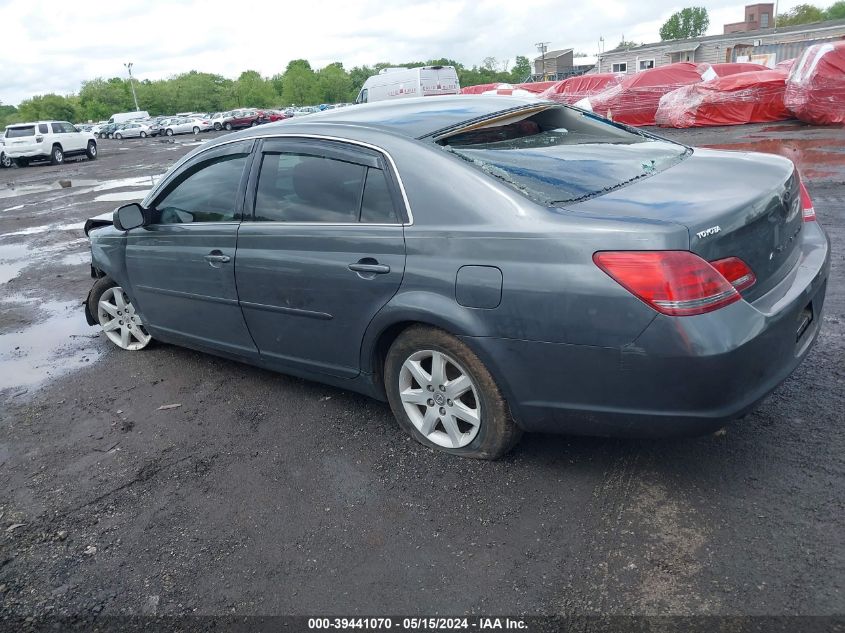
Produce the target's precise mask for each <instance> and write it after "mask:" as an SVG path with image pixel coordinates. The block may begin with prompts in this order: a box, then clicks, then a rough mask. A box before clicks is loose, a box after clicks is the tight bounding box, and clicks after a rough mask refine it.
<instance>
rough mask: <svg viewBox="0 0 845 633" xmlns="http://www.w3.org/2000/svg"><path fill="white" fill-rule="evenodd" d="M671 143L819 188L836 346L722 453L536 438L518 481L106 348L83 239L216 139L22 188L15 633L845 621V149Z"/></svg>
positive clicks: (349, 403) (74, 167)
mask: <svg viewBox="0 0 845 633" xmlns="http://www.w3.org/2000/svg"><path fill="white" fill-rule="evenodd" d="M664 133H665V134H666V135H668V136H671V137H674V138H678V139H680V140H683V141H684V142H688V143H690V144H695V145H705V144H706V145H736V146H738V147H740V148H742V149H752V148H759V149H762V150H765V151H779V152H781V153H785V154H786V155H789V156H790V157H792V158H793V159H795V160H796V161H797V162H798V163H799V165H800V166H801V168H802V170H803V171H804V173H805V176H806V177H807V179H808V180H809V183H808V184H809V188H810V191H811V193H812V194H813V196H814V199H815V204H816V210H817V213H818V216H819V220H820V221H821V222H822V223H823V225H824V226H825V228H826V229H827V230H828V232H829V234H830V236H831V239H832V242H833V270H832V276H831V280H830V284H829V287H828V297H827V304H826V313H825V315H824V327H823V329H822V333H821V336H820V339H819V341H818V344H817V346H816V347H815V349H814V350H813V351H812V353H811V354H810V355H809V357H808V359H807V360H806V362H805V363H804V364H803V365H802V366H801V367H800V368H799V369H798V370H797V371H796V372H795V374H794V375H793V376H792V377H791V378H789V379H788V380H787V381H786V382H785V383H784V384H783V385H782V386H781V387H780V388H779V389H778V390H777V391H776V392H775V393H773V394H772V395H771V396H770V397H769V398H768V399H767V400H766V401H765V402H764V403H763V404H762V406H761V407H760V408H759V410H757V411H756V412H755V413H753V414H751V415H750V416H749V417H748V418H746V419H745V420H743V421H741V422H738V423H736V424H733V425H731V426H730V427H728V429H727V431H726V433H723V434H720V435H718V436H708V437H702V438H696V439H685V440H671V441H621V440H606V439H589V438H573V437H557V436H540V435H533V436H526V437H525V438H524V439H523V441H522V442H521V444H520V445H519V446H518V447H517V448H516V450H514V451H513V452H512V453H511V454H510V455H508V456H507V457H506V458H505V459H502V460H501V461H498V462H495V463H487V462H476V461H470V460H461V459H455V458H450V457H446V456H443V455H440V454H437V453H434V452H432V451H430V450H427V449H425V448H423V447H421V446H419V445H418V444H416V443H414V442H412V441H410V440H409V438H408V437H407V436H406V435H405V434H404V433H403V432H402V431H401V430H400V429H399V428H398V427H397V425H396V423H395V422H394V420H393V418H392V416H391V414H390V411H389V409H388V407H387V405H385V404H382V403H379V402H375V401H372V400H369V399H367V398H364V397H362V396H358V395H355V394H352V393H347V392H343V391H340V390H337V389H333V388H330V387H325V386H322V385H319V384H316V383H311V382H306V381H303V380H298V379H293V378H289V377H285V376H281V375H276V374H272V373H269V372H267V371H262V370H260V369H255V368H252V367H248V366H245V365H240V364H237V363H234V362H229V361H226V360H221V359H219V358H215V357H212V356H207V355H203V354H199V353H195V352H192V351H188V350H185V349H180V348H176V347H171V346H167V345H156V346H154V347H152V348H150V349H148V350H146V351H144V352H141V353H127V352H122V351H120V350H118V349H115V348H112V347H111V346H110V345H109V344H108V343H107V341H106V340H105V339H104V338H103V337H101V336H98V335H97V333H96V331H95V330H94V329H92V328H89V327H88V326H87V325H86V323H85V320H84V317H83V314H82V310H81V307H80V303H81V301H82V299H83V298H84V297H85V295H86V293H87V291H88V289H89V287H90V285H91V283H92V282H91V279H90V278H89V270H88V256H87V249H86V241H85V239H84V237H83V235H82V232H81V223H82V222H83V220H85V218H87V217H89V216H92V215H95V214H99V213H103V212H105V211H108V210H111V209H112V208H114V207H115V206H116V205H117V204H119V203H120V202H119V201H122V200H130V199H139V198H141V197H142V195H143V192H144V190H145V189H147V188H149V186H150V183H151V182H152V180H151V179H154V178H155V177H157V176H158V175H160V174H162V173H163V172H164V171H165V169H166V168H167V166H168V165H169V164H170V163H172V162H173V161H174V160H175V159H177V158H178V157H179V156H181V155H182V154H184V153H185V152H187V151H189V150H190V149H192V147H193V146H194V144H195V143H196V142H198V141H197V140H196V139H194V138H193V137H179V138H177V139H176V141H175V143H163V142H159V141H157V140H151V139H147V140H131V141H130V140H126V141H101V153H100V159H99V160H97V161H94V162H88V161H84V160H83V161H79V162H72V163H71V162H69V163H68V164H66V165H64V166H59V167H51V166H33V167H30V168H27V169H17V168H13V169H7V170H3V171H2V172H0V302H2V309H1V310H0V390H1V391H0V490H2V494H0V600H2V615H0V618H19V617H26V616H34V617H36V618H39V617H45V616H47V617H51V616H55V615H62V614H89V615H92V614H101V615H108V614H129V613H134V614H152V613H157V614H226V613H235V614H326V613H330V614H339V615H343V614H373V615H376V614H386V613H387V614H396V613H413V614H463V613H469V614H489V613H498V614H517V613H518V614H564V615H573V614H590V613H617V614H621V613H624V614H657V613H660V614H751V615H755V614H837V613H838V614H842V613H843V611H844V610H845V609H843V607H844V606H845V599H843V591H845V586H843V582H844V581H845V573H843V569H845V553H844V552H845V548H843V535H845V529H843V504H844V503H845V434H844V433H843V419H845V414H843V411H845V389H843V384H845V363H843V360H845V283H843V272H845V248H843V244H844V243H845V167H843V160H845V129H842V128H840V129H833V128H824V129H812V128H807V127H805V126H800V125H796V124H794V123H786V124H782V125H775V126H744V127H738V128H719V129H709V130H694V131H675V132H664ZM205 138H208V137H206V136H203V137H202V139H205ZM202 139H201V140H202ZM60 180H63V181H65V185H66V186H65V187H63V186H62V185H61V184H59V181H60ZM67 181H70V182H69V183H67ZM68 184H69V186H67V185H68ZM714 186H718V183H714ZM750 186H753V183H750ZM171 404H178V405H180V406H178V407H174V408H170V409H166V410H159V407H161V406H162V405H171ZM7 623H8V620H7ZM0 624H2V620H0Z"/></svg>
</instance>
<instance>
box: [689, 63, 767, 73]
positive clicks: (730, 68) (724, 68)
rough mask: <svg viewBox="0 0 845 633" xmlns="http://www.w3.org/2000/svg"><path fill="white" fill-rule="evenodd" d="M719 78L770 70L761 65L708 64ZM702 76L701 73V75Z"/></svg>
mask: <svg viewBox="0 0 845 633" xmlns="http://www.w3.org/2000/svg"><path fill="white" fill-rule="evenodd" d="M709 66H710V68H712V69H713V72H715V73H716V74H717V75H718V76H719V77H727V76H728V75H738V74H739V73H750V72H753V71H755V70H770V68H769V67H768V66H763V64H752V63H751V62H725V63H722V64H709ZM701 74H702V75H703V74H704V73H703V72H702V73H701Z"/></svg>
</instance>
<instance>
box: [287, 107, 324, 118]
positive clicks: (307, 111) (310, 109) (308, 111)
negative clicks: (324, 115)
mask: <svg viewBox="0 0 845 633" xmlns="http://www.w3.org/2000/svg"><path fill="white" fill-rule="evenodd" d="M319 111H320V109H319V108H318V107H317V106H305V107H303V108H297V109H296V110H294V111H293V116H306V115H308V114H315V113H317V112H319Z"/></svg>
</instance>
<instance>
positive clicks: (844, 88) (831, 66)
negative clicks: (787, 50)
mask: <svg viewBox="0 0 845 633" xmlns="http://www.w3.org/2000/svg"><path fill="white" fill-rule="evenodd" d="M785 101H786V107H787V108H789V110H790V111H791V112H792V113H793V114H794V115H795V116H796V117H798V118H799V119H801V120H802V121H804V122H805V123H812V124H814V125H834V124H836V123H845V41H840V42H831V43H828V44H813V45H812V46H810V47H809V48H807V50H805V51H804V54H803V55H802V56H801V57H800V58H799V59H798V61H797V62H796V63H795V64H794V65H793V66H792V70H791V71H790V72H789V77H788V78H787V80H786V97H785Z"/></svg>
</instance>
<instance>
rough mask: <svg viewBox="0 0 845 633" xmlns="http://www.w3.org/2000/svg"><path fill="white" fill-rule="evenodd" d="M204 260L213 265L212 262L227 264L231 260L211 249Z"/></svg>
mask: <svg viewBox="0 0 845 633" xmlns="http://www.w3.org/2000/svg"><path fill="white" fill-rule="evenodd" d="M205 261H207V262H208V263H209V264H211V265H212V266H213V265H214V264H227V263H229V262H230V261H232V258H231V257H229V256H228V255H224V254H223V253H221V252H220V251H211V252H210V253H209V254H208V255H206V256H205Z"/></svg>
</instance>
